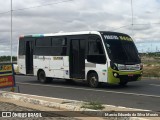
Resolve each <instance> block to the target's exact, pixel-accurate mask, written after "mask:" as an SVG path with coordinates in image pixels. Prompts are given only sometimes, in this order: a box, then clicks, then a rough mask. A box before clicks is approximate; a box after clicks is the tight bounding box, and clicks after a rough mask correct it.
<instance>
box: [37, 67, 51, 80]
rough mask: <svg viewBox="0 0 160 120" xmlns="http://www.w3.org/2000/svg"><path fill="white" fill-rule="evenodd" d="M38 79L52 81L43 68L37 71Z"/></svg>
mask: <svg viewBox="0 0 160 120" xmlns="http://www.w3.org/2000/svg"><path fill="white" fill-rule="evenodd" d="M38 80H39V81H40V82H41V83H49V82H51V81H52V78H50V77H46V74H45V72H44V71H43V70H41V71H39V72H38Z"/></svg>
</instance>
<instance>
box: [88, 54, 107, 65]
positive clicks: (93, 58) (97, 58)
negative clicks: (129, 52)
mask: <svg viewBox="0 0 160 120" xmlns="http://www.w3.org/2000/svg"><path fill="white" fill-rule="evenodd" d="M87 61H88V62H92V63H98V64H106V56H105V55H87Z"/></svg>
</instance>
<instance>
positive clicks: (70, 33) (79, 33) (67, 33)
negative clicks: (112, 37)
mask: <svg viewBox="0 0 160 120" xmlns="http://www.w3.org/2000/svg"><path fill="white" fill-rule="evenodd" d="M82 34H98V35H100V32H99V31H80V32H59V33H47V34H31V35H21V36H20V38H23V37H44V36H63V35H82Z"/></svg>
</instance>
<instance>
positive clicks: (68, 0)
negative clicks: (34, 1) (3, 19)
mask: <svg viewBox="0 0 160 120" xmlns="http://www.w3.org/2000/svg"><path fill="white" fill-rule="evenodd" d="M70 1H74V0H64V1H60V2H54V3H48V4H44V5H37V6H32V7H26V8H20V9H15V10H13V11H21V10H26V9H33V8H38V7H44V6H49V5H54V4H59V3H64V2H70Z"/></svg>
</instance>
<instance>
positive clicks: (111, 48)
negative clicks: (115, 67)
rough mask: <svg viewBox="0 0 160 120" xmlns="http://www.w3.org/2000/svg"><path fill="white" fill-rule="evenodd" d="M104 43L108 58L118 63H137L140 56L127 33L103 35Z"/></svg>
mask: <svg viewBox="0 0 160 120" xmlns="http://www.w3.org/2000/svg"><path fill="white" fill-rule="evenodd" d="M103 38H104V43H105V47H106V49H107V52H108V56H109V58H110V60H111V61H112V62H114V63H118V64H138V63H140V58H139V56H138V51H137V48H136V46H135V44H134V42H133V41H132V39H131V38H130V37H129V36H127V35H124V34H122V35H104V36H103Z"/></svg>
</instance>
